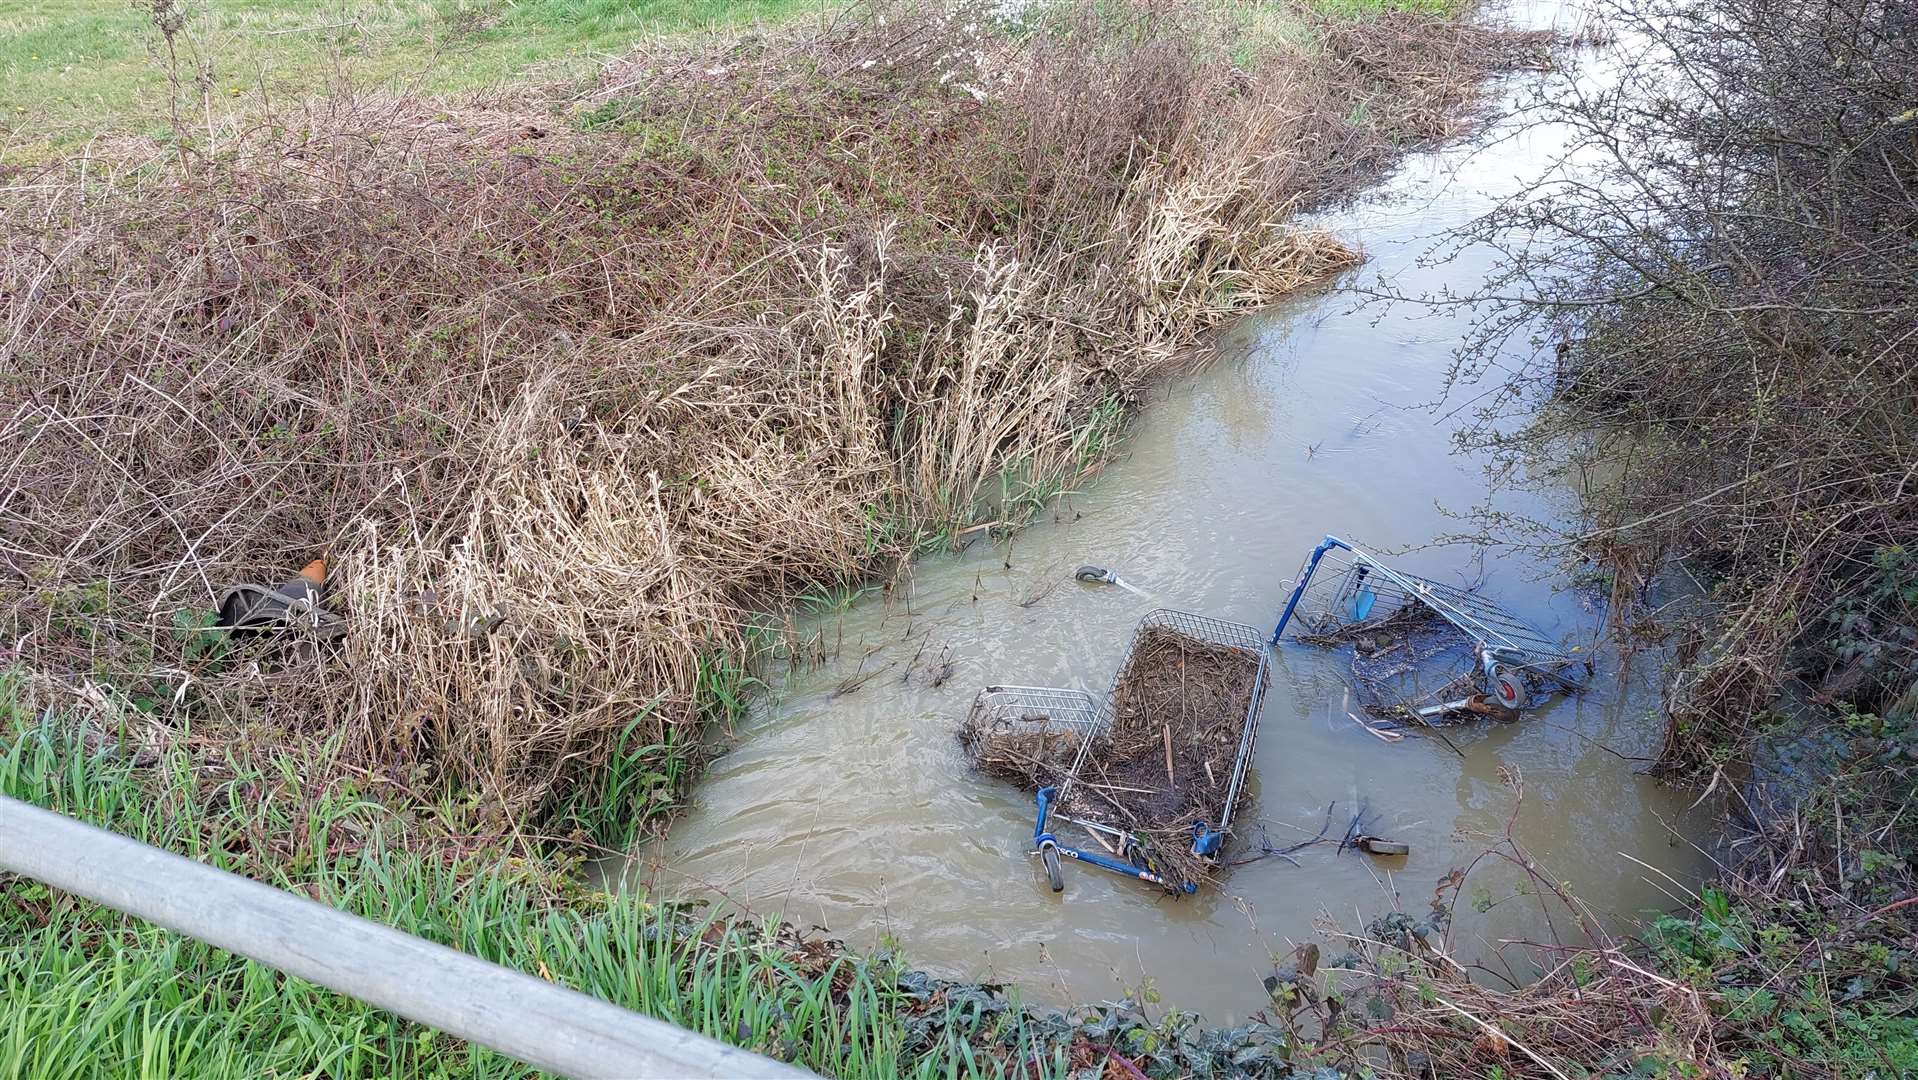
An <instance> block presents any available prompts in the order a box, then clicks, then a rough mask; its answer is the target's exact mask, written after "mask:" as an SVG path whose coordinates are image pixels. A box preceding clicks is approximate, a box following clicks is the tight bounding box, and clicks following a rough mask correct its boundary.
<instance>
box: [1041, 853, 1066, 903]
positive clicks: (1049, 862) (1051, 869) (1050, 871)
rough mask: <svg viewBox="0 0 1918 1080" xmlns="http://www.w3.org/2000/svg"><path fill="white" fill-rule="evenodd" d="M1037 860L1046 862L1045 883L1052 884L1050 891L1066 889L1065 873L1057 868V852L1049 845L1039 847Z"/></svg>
mask: <svg viewBox="0 0 1918 1080" xmlns="http://www.w3.org/2000/svg"><path fill="white" fill-rule="evenodd" d="M1039 861H1040V862H1042V863H1045V864H1046V883H1047V884H1049V885H1051V886H1052V891H1053V892H1064V891H1066V874H1065V871H1064V870H1062V869H1060V868H1059V852H1058V851H1056V850H1055V849H1053V848H1050V847H1043V848H1040V849H1039Z"/></svg>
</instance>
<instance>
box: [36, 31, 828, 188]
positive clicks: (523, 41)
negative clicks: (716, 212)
mask: <svg viewBox="0 0 1918 1080" xmlns="http://www.w3.org/2000/svg"><path fill="white" fill-rule="evenodd" d="M823 10H825V4H823V3H817V2H814V3H809V2H808V0H723V2H722V0H646V2H643V3H634V2H631V0H538V2H534V3H505V2H500V0H438V2H433V3H421V4H408V3H399V2H396V0H378V2H372V3H368V2H365V0H330V2H326V3H318V4H313V3H296V2H293V0H200V2H196V0H141V2H138V3H136V2H132V0H129V2H128V3H122V4H114V3H101V2H98V0H0V99H4V100H5V101H6V102H7V112H8V113H9V114H10V115H7V116H3V117H0V131H4V132H5V133H6V135H5V143H4V145H0V160H31V159H34V158H38V157H42V156H45V155H46V154H49V153H57V152H59V151H62V150H66V149H71V148H73V147H76V146H78V145H79V144H81V143H85V142H87V141H88V140H91V139H94V138H97V137H100V136H103V135H104V136H114V135H125V134H138V135H155V134H162V133H164V132H165V131H166V130H167V125H168V114H169V110H168V106H167V102H168V101H169V99H170V98H171V97H172V96H173V90H172V89H171V88H170V87H169V85H168V71H169V67H168V64H167V62H166V43H165V42H164V41H163V40H161V39H160V38H159V35H157V34H156V33H155V21H156V19H158V20H162V21H165V20H170V19H177V20H179V21H181V22H182V23H183V24H184V29H185V30H186V33H185V34H183V35H181V36H179V37H178V38H176V42H177V46H178V56H179V59H180V60H181V61H182V63H181V67H180V68H179V71H180V72H181V73H183V74H184V75H185V77H186V81H187V85H186V86H184V87H182V88H181V91H180V95H181V98H182V100H183V101H184V102H185V103H186V107H187V109H188V110H189V112H190V113H192V114H193V115H194V118H195V120H196V121H198V122H201V123H204V119H205V115H206V114H207V113H209V112H210V113H211V114H212V115H213V116H214V117H215V118H220V117H225V116H227V115H230V114H233V113H235V112H238V111H242V110H247V109H254V108H257V106H258V96H259V95H260V94H261V93H262V92H270V93H272V94H273V95H275V96H279V97H302V96H305V95H307V94H310V93H312V92H313V91H314V89H315V88H316V87H320V86H325V85H328V84H329V83H336V84H342V85H353V86H357V87H359V88H361V89H362V90H373V89H379V88H382V87H384V88H389V89H412V90H416V91H426V92H436V93H444V92H454V91H464V90H479V89H485V88H488V87H492V86H495V85H496V84H499V83H501V82H503V81H504V80H508V79H514V78H527V77H532V78H540V79H553V80H564V79H576V78H580V77H584V76H589V75H590V74H591V72H592V71H593V70H594V68H595V67H596V66H597V65H598V64H600V63H603V62H604V61H605V60H606V59H608V58H610V57H611V56H613V55H614V54H616V53H619V52H623V51H625V50H626V49H628V48H630V47H631V46H632V45H633V44H634V43H635V42H637V41H640V40H642V39H644V38H646V37H648V36H650V35H654V34H660V33H669V32H676V31H684V30H689V29H696V28H708V27H724V26H730V25H736V24H739V23H746V22H752V21H754V20H761V19H764V20H778V19H784V18H790V17H793V16H795V15H803V14H807V13H811V12H819V11H823ZM196 81H201V82H203V84H204V85H194V83H195V82H196ZM202 91H204V92H202Z"/></svg>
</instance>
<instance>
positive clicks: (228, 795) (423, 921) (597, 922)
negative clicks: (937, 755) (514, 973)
mask: <svg viewBox="0 0 1918 1080" xmlns="http://www.w3.org/2000/svg"><path fill="white" fill-rule="evenodd" d="M0 711H5V712H7V716H6V718H5V719H4V721H0V724H3V725H4V726H0V792H4V793H5V794H8V795H11V796H13V797H15V798H20V799H24V800H26V801H29V802H32V803H36V804H38V805H41V806H46V807H49V808H51V809H54V810H57V811H59V812H61V813H64V814H69V815H72V816H74V817H77V818H80V819H81V820H85V821H89V822H92V823H94V824H97V825H101V826H104V827H106V828H109V829H112V830H114V831H115V832H119V833H123V834H126V835H129V836H132V837H135V838H137V839H139V840H142V841H145V842H147V843H150V844H155V845H157V846H160V847H164V848H167V849H169V850H173V851H177V852H180V853H182V854H186V855H189V856H192V857H195V858H198V859H201V860H203V861H206V862H209V863H212V864H213V865H216V866H221V867H225V868H229V869H233V870H236V871H240V872H244V873H247V874H249V875H251V876H254V877H257V878H259V879H261V880H265V881H267V882H270V883H271V884H274V885H277V886H279V887H281V888H286V889H291V890H295V891H298V892H301V893H304V894H306V895H310V896H313V897H315V898H317V899H319V900H321V901H322V902H324V903H328V904H331V905H333V906H335V907H338V908H341V909H343V910H346V911H350V912H353V913H355V914H358V915H361V916H364V917H367V918H370V919H374V920H377V921H379V922H383V923H386V924H388V925H392V926H396V927H398V928H400V929H402V930H405V931H407V932H409V933H412V934H415V935H418V936H420V937H423V938H428V939H431V940H434V941H438V942H441V943H443V944H447V945H450V946H453V947H454V948H458V949H460V950H462V951H464V952H468V953H472V954H474V955H477V956H482V957H485V958H487V959H489V960H493V961H496V962H499V963H503V964H506V965H508V966H510V967H514V968H517V969H519V970H522V971H527V972H533V973H537V974H540V975H543V976H545V977H548V978H551V979H554V980H556V981H558V982H561V983H564V984H567V985H570V986H573V987H575V988H577V989H580V990H583V991H585V992H587V993H590V994H593V995H595V996H598V997H601V998H604V999H606V1000H609V1001H614V1002H617V1003H619V1004H621V1005H624V1006H626V1007H628V1008H632V1009H636V1010H638V1011H641V1012H645V1013H648V1014H651V1015H654V1016H659V1017H663V1018H665V1019H668V1020H671V1021H674V1022H676V1023H679V1024H681V1025H683V1026H686V1027H689V1028H692V1029H694V1030H698V1031H702V1032H705V1033H707V1034H709V1035H713V1036H715V1037H718V1038H722V1039H725V1040H726V1041H728V1042H734V1043H738V1044H742V1045H746V1046H749V1047H752V1048H754V1049H757V1050H759V1051H761V1052H765V1053H771V1054H775V1055H777V1056H781V1057H784V1058H787V1059H789V1060H795V1061H798V1062H800V1063H802V1064H805V1065H806V1066H808V1067H810V1068H813V1069H815V1070H820V1071H824V1072H827V1073H829V1074H831V1075H838V1076H850V1077H867V1076H870V1077H892V1076H925V1077H932V1076H971V1075H991V1074H992V1072H993V1071H994V1070H993V1068H992V1067H991V1066H990V1064H989V1062H990V1060H991V1059H992V1058H996V1057H997V1056H998V1055H996V1054H993V1055H985V1056H981V1054H982V1051H981V1050H980V1049H979V1047H980V1046H982V1045H998V1044H1002V1043H1003V1044H1004V1045H1005V1046H1006V1047H1007V1048H1008V1051H1007V1052H1009V1053H1017V1054H1021V1055H1023V1057H1022V1059H1024V1060H1030V1055H1031V1052H1032V1051H1031V1045H1030V1040H1029V1037H1028V1035H1027V1033H1026V1030H1025V1023H1026V1020H1025V1014H1024V1013H1023V1011H1021V1010H1018V1009H1016V1008H1012V1007H1002V1008H1001V1009H999V1010H998V1011H997V1012H995V1013H991V1014H982V1015H980V1016H977V1017H974V1018H971V1019H965V1018H957V1017H955V1016H953V1015H951V1014H949V1013H948V1012H947V1010H946V1009H945V1006H944V1005H934V1003H933V1002H934V1000H935V997H937V999H938V1000H940V1001H943V1000H944V997H943V995H934V994H932V993H928V992H926V990H925V989H924V982H923V980H918V981H915V980H912V979H902V973H901V971H900V970H899V969H898V968H897V967H895V966H894V965H893V964H892V962H890V961H888V960H886V959H884V958H880V959H866V958H861V957H856V956H851V955H847V954H843V953H839V952H837V951H834V950H830V949H825V948H818V947H805V946H801V945H799V944H798V943H796V942H795V941H793V940H792V939H790V938H779V937H777V936H776V935H774V934H772V933H770V932H769V931H766V930H764V929H763V928H759V927H754V926H749V925H742V924H712V923H710V922H705V921H701V920H698V919H695V918H692V917H691V916H689V915H687V914H685V913H683V912H677V911H673V910H670V909H665V908H660V907H655V906H653V905H650V904H648V903H646V902H645V901H643V900H642V899H640V898H637V897H633V896H611V895H606V894H601V893H594V892H587V891H585V890H583V889H582V888H580V887H579V886H578V885H576V884H574V882H575V881H576V878H575V877H574V876H573V875H572V874H571V873H570V869H571V868H570V867H566V866H563V865H559V864H551V863H548V862H546V861H545V860H541V859H536V858H535V859H522V858H511V857H505V856H504V855H503V854H502V853H500V852H482V853H457V852H458V851H459V849H458V848H457V847H456V846H454V847H447V846H444V845H436V844H435V843H434V842H433V841H432V840H431V839H430V836H429V834H427V833H425V832H424V831H422V830H421V829H419V828H418V827H414V826H408V825H406V824H405V823H403V821H402V819H400V818H398V817H396V816H394V815H392V814H390V813H389V812H388V811H386V810H384V809H382V807H381V806H380V805H379V804H378V803H377V802H376V801H374V800H372V799H370V798H367V797H365V796H364V795H363V794H362V793H360V792H358V791H356V790H354V789H353V787H352V786H351V785H347V784H340V783H335V784H332V785H328V786H322V787H318V788H315V787H314V786H313V782H312V781H310V780H309V779H307V778H308V777H309V776H312V775H316V773H314V772H313V771H312V770H308V769H303V768H300V767H298V765H297V763H294V762H290V761H288V762H283V763H281V764H280V765H279V767H277V768H274V769H268V770H262V771H251V770H247V769H245V768H243V767H236V766H223V767H222V768H220V769H219V770H218V775H219V778H218V779H209V778H208V770H207V769H206V767H205V766H204V764H203V763H202V764H198V765H196V763H195V762H194V761H192V760H191V759H190V758H189V757H188V756H187V754H185V753H184V752H181V751H172V752H168V753H166V754H164V755H162V758H161V761H160V762H159V764H158V765H157V766H154V767H151V768H136V767H135V766H134V765H132V764H130V763H129V762H128V761H127V759H126V758H125V757H123V756H119V755H117V754H116V753H115V752H114V751H113V750H112V749H111V748H110V747H109V748H107V749H104V750H99V751H95V752H88V751H87V750H85V749H84V748H83V747H82V745H81V744H80V742H79V741H78V740H77V739H75V738H73V737H72V735H71V734H70V733H69V731H68V730H67V729H66V728H64V727H62V726H60V725H57V724H55V723H53V722H50V721H47V722H43V721H33V720H30V719H28V718H27V717H26V716H24V715H22V714H19V713H18V712H12V711H9V710H5V709H0ZM436 848H438V850H436ZM915 987H917V988H918V989H916V990H915V989H914V988H915ZM980 1037H983V1038H985V1039H987V1040H988V1042H987V1043H979V1042H977V1040H978V1039H979V1038H980ZM1041 1056H1042V1057H1045V1058H1053V1057H1054V1053H1053V1051H1052V1050H1051V1049H1049V1048H1048V1049H1042V1050H1041ZM526 1073H527V1070H526V1069H525V1068H524V1067H523V1066H521V1065H519V1064H517V1063H515V1062H513V1061H511V1060H509V1059H505V1058H502V1057H500V1056H498V1055H495V1054H493V1053H491V1052H489V1051H485V1050H482V1049H477V1048H474V1047H471V1046H468V1045H466V1044H463V1043H461V1042H459V1041H457V1040H454V1039H451V1038H449V1037H447V1036H444V1035H442V1034H438V1033H435V1032H433V1031H430V1030H427V1029H425V1028H421V1027H419V1026H417V1025H414V1024H411V1023H408V1022H406V1021H403V1020H400V1019H398V1018H397V1017H394V1016H392V1015H390V1014H387V1013H384V1012H382V1011H380V1010H377V1009H373V1008H370V1007H368V1006H365V1005H362V1004H360V1003H358V1002H355V1001H353V1000H351V999H348V998H345V997H342V996H340V995H337V994H334V993H332V992H330V991H327V990H324V989H321V988H319V987H317V986H314V985H311V984H309V983H305V982H303V981H301V980H298V979H291V978H286V977H283V976H280V975H277V974H276V973H274V972H273V971H271V970H270V969H267V968H265V967H262V966H260V965H258V964H254V963H252V962H250V961H246V960H242V959H239V958H236V957H234V956H232V955H231V954H228V953H224V952H221V951H220V950H218V949H214V948H211V947H208V946H205V945H201V944H198V943H196V942H193V941H190V940H187V939H184V938H181V937H180V936H178V935H175V934H172V933H170V932H167V931H164V930H159V929H155V928H153V927H151V926H148V925H145V924H143V923H141V922H139V921H138V920H133V919H127V918H124V917H122V916H119V915H117V914H115V913H113V912H111V911H108V910H106V909H103V908H100V907H97V906H95V905H92V904H88V903H84V902H78V901H75V900H73V899H72V898H70V897H66V896H63V895H59V894H55V893H52V892H51V891H50V890H48V889H46V888H45V887H44V886H41V885H39V884H37V883H34V882H30V881H24V880H18V879H14V880H6V879H0V1076H7V1077H19V1078H28V1080H41V1078H45V1080H53V1078H68V1077H91V1076H125V1077H146V1076H152V1077H176V1076H177V1077H209V1078H211V1077H236V1078H237V1077H256V1076H265V1075H279V1076H326V1077H389V1076H406V1077H416V1076H418V1077H504V1076H521V1075H526Z"/></svg>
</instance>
